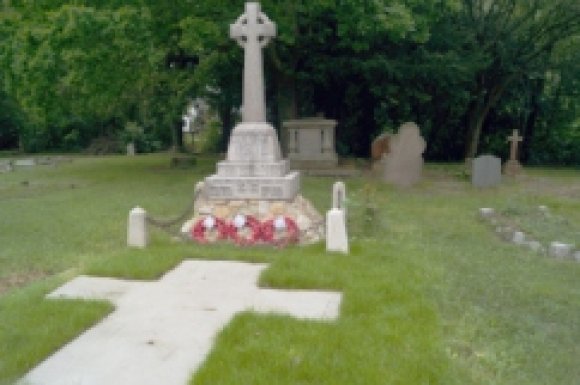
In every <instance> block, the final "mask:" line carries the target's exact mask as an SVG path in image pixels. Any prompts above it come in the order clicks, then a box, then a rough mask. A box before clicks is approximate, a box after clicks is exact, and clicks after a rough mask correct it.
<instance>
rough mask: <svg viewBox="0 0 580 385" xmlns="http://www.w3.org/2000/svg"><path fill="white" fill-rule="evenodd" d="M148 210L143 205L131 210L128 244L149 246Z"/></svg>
mask: <svg viewBox="0 0 580 385" xmlns="http://www.w3.org/2000/svg"><path fill="white" fill-rule="evenodd" d="M146 217H147V212H146V211H145V210H143V209H142V208H141V207H135V208H134V209H133V210H131V212H129V223H128V225H127V246H129V247H140V248H145V247H147V242H148V236H147V221H146Z"/></svg>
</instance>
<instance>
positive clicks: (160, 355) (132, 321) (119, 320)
mask: <svg viewBox="0 0 580 385" xmlns="http://www.w3.org/2000/svg"><path fill="white" fill-rule="evenodd" d="M266 267H267V265H265V264H251V263H242V262H231V261H184V262H182V263H181V264H180V265H179V266H178V267H177V268H175V269H174V270H172V271H170V272H168V273H167V274H166V275H164V276H163V277H162V278H161V279H160V280H158V281H125V280H118V279H112V278H103V277H86V276H80V277H77V278H75V279H74V280H72V281H71V282H69V283H67V284H66V285H64V286H62V287H60V288H58V289H57V290H56V291H54V292H52V293H51V294H50V295H49V298H51V299H55V298H57V299H59V300H61V301H62V300H65V299H84V300H101V301H102V300H107V301H111V302H112V303H113V304H114V305H115V311H113V312H112V313H111V314H109V315H108V316H107V317H106V318H104V319H103V320H102V321H101V322H99V323H98V324H96V325H95V326H94V327H92V328H91V329H89V330H87V331H86V332H85V333H83V334H81V335H80V336H78V337H77V338H76V339H75V340H74V341H72V342H71V343H69V344H67V345H65V346H63V347H62V348H61V349H59V350H58V351H57V352H56V353H55V354H54V355H52V356H51V357H49V358H48V359H47V360H45V361H44V362H42V363H41V364H40V365H39V366H37V367H36V368H35V369H33V370H32V371H30V372H29V373H28V374H27V375H26V377H25V378H24V380H23V381H22V384H27V385H81V384H82V385H185V384H187V383H189V381H190V380H191V376H192V375H193V374H194V373H195V372H196V371H197V369H198V368H199V367H200V366H201V365H202V364H203V362H204V360H205V359H206V357H207V355H208V354H209V353H210V351H211V349H212V347H213V345H214V343H215V340H216V336H217V334H218V333H219V332H220V331H221V330H223V329H224V328H225V327H227V325H228V323H229V322H230V321H231V320H232V319H233V318H234V317H235V316H236V314H238V313H240V312H246V311H251V312H258V313H266V314H270V313H276V314H284V315H289V316H292V317H297V318H299V319H302V320H320V321H326V322H329V321H333V320H336V319H337V318H338V317H339V314H340V303H341V301H342V295H341V293H338V292H320V291H306V290H277V289H264V288H260V287H258V286H257V282H258V278H259V276H260V274H261V272H262V271H264V269H266ZM248 337H249V338H251V336H248ZM31 343H32V342H31ZM39 343H41V342H39Z"/></svg>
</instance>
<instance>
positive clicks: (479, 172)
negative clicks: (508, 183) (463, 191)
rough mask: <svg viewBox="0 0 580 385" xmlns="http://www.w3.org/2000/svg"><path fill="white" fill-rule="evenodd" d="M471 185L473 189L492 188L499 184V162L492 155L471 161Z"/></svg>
mask: <svg viewBox="0 0 580 385" xmlns="http://www.w3.org/2000/svg"><path fill="white" fill-rule="evenodd" d="M472 168H473V169H472V172H471V183H472V184H473V186H475V187H493V186H497V185H498V184H500V183H501V160H500V159H499V158H498V157H495V156H493V155H482V156H478V157H477V158H475V159H474V160H473V163H472Z"/></svg>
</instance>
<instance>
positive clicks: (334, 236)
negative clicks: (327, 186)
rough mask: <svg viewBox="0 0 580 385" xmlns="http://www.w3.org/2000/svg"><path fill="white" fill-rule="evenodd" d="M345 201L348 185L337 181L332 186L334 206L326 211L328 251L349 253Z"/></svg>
mask: <svg viewBox="0 0 580 385" xmlns="http://www.w3.org/2000/svg"><path fill="white" fill-rule="evenodd" d="M345 201H346V187H345V185H344V183H343V182H336V183H335V184H334V185H333V186H332V208H331V209H330V210H329V211H328V212H327V213H326V251H338V252H341V253H345V254H348V235H347V230H346V208H345Z"/></svg>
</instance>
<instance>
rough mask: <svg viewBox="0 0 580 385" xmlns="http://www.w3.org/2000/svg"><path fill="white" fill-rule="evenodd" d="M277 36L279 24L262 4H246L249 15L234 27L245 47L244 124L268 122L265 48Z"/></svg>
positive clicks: (233, 30) (232, 35) (232, 33)
mask: <svg viewBox="0 0 580 385" xmlns="http://www.w3.org/2000/svg"><path fill="white" fill-rule="evenodd" d="M275 36H276V25H275V24H274V23H272V22H271V21H270V19H268V17H267V16H266V15H265V14H263V13H262V12H261V11H260V4H259V3H246V12H245V13H244V14H242V15H241V16H240V17H239V18H238V20H237V21H236V22H235V23H234V24H231V25H230V37H231V38H232V39H235V40H236V41H237V42H238V44H240V46H242V48H244V83H243V89H244V93H243V100H242V121H244V122H254V123H261V122H265V121H266V99H265V97H264V74H263V63H262V48H263V47H265V46H266V45H267V44H268V42H269V41H270V38H272V37H275Z"/></svg>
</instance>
